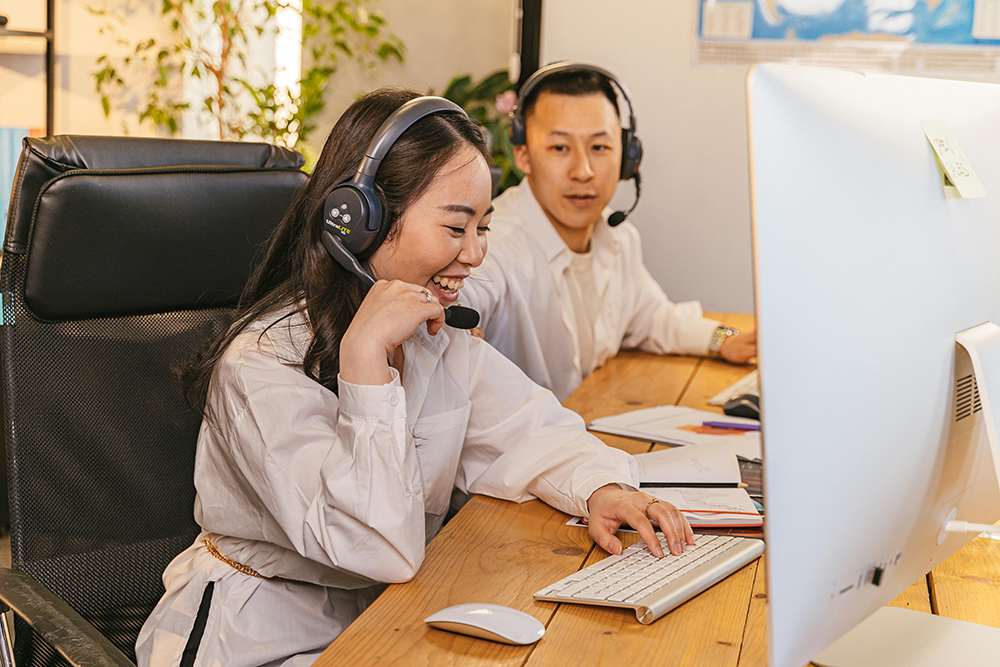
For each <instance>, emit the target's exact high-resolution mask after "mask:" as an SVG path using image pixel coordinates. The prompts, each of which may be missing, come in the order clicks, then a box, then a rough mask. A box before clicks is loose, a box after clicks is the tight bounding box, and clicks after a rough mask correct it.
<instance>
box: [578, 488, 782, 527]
mask: <svg viewBox="0 0 1000 667" xmlns="http://www.w3.org/2000/svg"><path fill="white" fill-rule="evenodd" d="M643 490H644V491H645V492H646V493H648V494H649V495H651V496H655V497H656V498H658V499H660V500H662V501H665V502H668V503H670V504H671V505H673V506H674V507H676V508H677V509H679V510H680V512H681V514H683V515H684V516H685V517H686V518H687V520H688V523H690V524H691V527H692V528H708V527H715V528H723V527H751V526H762V525H763V524H764V519H763V517H761V515H760V512H758V511H757V508H756V507H754V504H753V500H751V499H750V496H749V495H748V494H747V492H746V489H740V488H736V487H728V488H720V489H691V488H670V489H643ZM654 524H655V522H654ZM566 525H569V526H586V525H587V520H586V519H583V518H581V517H573V518H571V519H570V520H569V521H567V522H566ZM619 530H630V529H629V528H628V527H627V526H622V527H621V528H619ZM633 532H634V531H633Z"/></svg>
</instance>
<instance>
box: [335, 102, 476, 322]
mask: <svg viewBox="0 0 1000 667" xmlns="http://www.w3.org/2000/svg"><path fill="white" fill-rule="evenodd" d="M454 112H457V113H460V114H462V115H463V116H466V117H468V114H466V113H465V110H464V109H463V108H462V107H460V106H458V105H457V104H455V103H454V102H451V101H449V100H446V99H444V98H442V97H432V96H424V97H416V98H414V99H412V100H410V101H409V102H406V103H405V104H403V105H402V106H400V107H399V108H398V109H396V110H395V111H394V112H392V114H391V115H390V116H389V117H388V118H386V119H385V122H384V123H382V125H381V126H380V127H379V129H378V131H377V132H376V133H375V136H374V138H372V140H371V143H369V144H368V149H367V150H366V151H365V157H364V158H363V159H362V160H361V164H360V165H358V171H357V173H355V174H354V176H353V178H351V180H349V181H344V182H343V183H341V184H340V185H338V186H337V187H335V188H334V189H333V190H332V191H331V192H330V194H329V195H327V198H326V202H325V203H324V204H323V231H322V233H321V234H320V240H321V241H322V243H323V247H324V248H326V251H327V252H328V253H330V256H331V257H333V259H334V260H336V262H337V263H338V264H340V265H341V266H342V267H344V269H345V270H346V271H349V272H350V273H352V274H354V275H356V276H357V277H358V278H360V279H361V280H362V282H364V283H365V285H367V286H368V288H369V289H370V288H371V287H372V285H374V284H375V277H374V276H373V275H372V274H371V273H370V272H369V271H368V270H367V269H365V268H364V267H363V266H361V263H360V262H359V261H358V259H359V258H365V257H368V256H369V255H371V253H373V252H375V249H376V248H378V247H379V246H380V245H381V244H382V241H384V240H385V236H386V234H387V233H388V231H389V229H388V228H389V226H388V225H387V224H384V222H385V221H384V220H383V216H382V208H383V207H382V202H381V200H379V198H378V193H377V192H376V191H375V176H376V174H378V168H379V165H380V164H381V163H382V160H383V158H385V156H386V154H387V153H388V152H389V149H390V148H392V145H393V144H394V143H396V140H397V139H399V137H400V136H401V135H402V134H403V132H405V131H406V130H407V129H408V128H409V127H410V126H411V125H413V124H414V123H416V122H417V121H418V120H420V119H421V118H423V117H425V116H429V115H430V114H433V113H454ZM444 321H445V324H447V325H449V326H452V327H455V328H456V329H472V328H474V327H475V326H476V325H477V324H479V313H477V312H476V311H474V310H472V309H471V308H465V307H463V306H451V307H450V308H445V309H444Z"/></svg>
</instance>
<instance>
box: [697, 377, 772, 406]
mask: <svg viewBox="0 0 1000 667" xmlns="http://www.w3.org/2000/svg"><path fill="white" fill-rule="evenodd" d="M740 394H754V395H755V396H760V384H758V382H757V370H756V369H754V370H752V371H750V372H749V373H747V374H746V375H744V376H743V377H741V378H740V379H739V380H737V381H736V382H734V383H732V384H731V385H729V386H728V387H726V388H725V389H723V390H722V391H720V392H719V393H718V394H716V395H715V396H713V397H712V398H710V399H708V404H709V405H725V403H726V401H728V400H729V399H730V398H732V397H733V396H739V395H740Z"/></svg>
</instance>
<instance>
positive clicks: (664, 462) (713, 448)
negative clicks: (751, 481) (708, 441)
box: [634, 444, 740, 486]
mask: <svg viewBox="0 0 1000 667" xmlns="http://www.w3.org/2000/svg"><path fill="white" fill-rule="evenodd" d="M634 458H635V462H636V463H637V464H638V465H639V483H640V484H643V485H646V484H677V485H684V484H729V485H732V486H736V485H737V484H738V483H739V482H740V462H739V461H738V460H737V459H736V456H734V455H733V453H732V451H730V450H729V448H728V446H726V445H725V444H723V445H722V446H721V447H720V446H718V445H701V446H698V447H673V448H671V449H661V450H659V451H655V452H646V453H643V454H635V455H634Z"/></svg>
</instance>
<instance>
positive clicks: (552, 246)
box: [514, 177, 618, 266]
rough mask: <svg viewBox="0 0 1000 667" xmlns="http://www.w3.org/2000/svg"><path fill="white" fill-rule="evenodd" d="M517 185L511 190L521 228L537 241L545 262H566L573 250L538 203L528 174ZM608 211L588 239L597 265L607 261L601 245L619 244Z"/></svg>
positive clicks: (604, 247)
mask: <svg viewBox="0 0 1000 667" xmlns="http://www.w3.org/2000/svg"><path fill="white" fill-rule="evenodd" d="M516 189H517V191H516V192H515V193H514V196H515V197H516V202H515V203H516V208H517V210H518V212H519V213H520V215H521V219H522V220H523V221H524V228H525V230H526V231H527V233H528V235H529V236H530V237H531V238H532V239H533V240H534V241H535V243H537V244H538V246H539V247H540V248H541V249H542V252H543V253H545V260H546V261H547V262H549V263H550V264H551V263H553V262H555V261H556V260H557V259H559V258H560V257H562V258H563V262H564V263H565V264H566V265H567V266H568V265H569V261H570V255H569V253H571V252H572V251H571V250H570V249H569V246H567V245H566V242H565V241H563V239H562V237H561V236H559V232H557V231H556V228H555V227H554V226H552V222H551V221H550V220H549V217H548V216H547V215H545V211H544V210H542V206H541V204H539V203H538V200H537V199H535V194H534V193H533V192H532V191H531V185H530V184H529V183H528V179H527V177H525V178H524V179H523V180H522V181H521V184H520V185H518V186H516ZM611 213H612V211H611V209H610V208H609V207H605V209H604V212H603V213H602V214H601V221H600V222H598V223H597V225H596V226H595V227H594V234H593V237H592V238H591V242H590V243H591V248H593V249H594V251H595V252H594V261H595V262H597V263H598V264H600V265H604V264H606V263H607V259H606V258H605V257H603V255H604V249H606V248H609V247H610V248H617V245H618V239H616V238H615V237H614V235H613V234H612V233H611V228H610V227H609V226H608V216H609V215H611Z"/></svg>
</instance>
